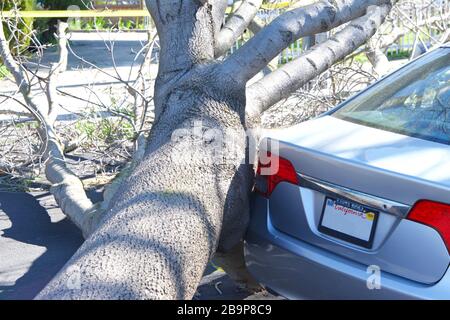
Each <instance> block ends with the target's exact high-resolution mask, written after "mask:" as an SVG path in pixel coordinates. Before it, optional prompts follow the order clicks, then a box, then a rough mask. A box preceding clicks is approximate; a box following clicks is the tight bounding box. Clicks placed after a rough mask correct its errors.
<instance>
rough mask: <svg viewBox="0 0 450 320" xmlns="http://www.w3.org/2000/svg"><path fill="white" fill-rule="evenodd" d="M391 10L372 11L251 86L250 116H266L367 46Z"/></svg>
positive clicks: (248, 93)
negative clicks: (283, 100) (331, 68)
mask: <svg viewBox="0 0 450 320" xmlns="http://www.w3.org/2000/svg"><path fill="white" fill-rule="evenodd" d="M389 9H390V6H389V5H383V6H381V7H370V8H369V10H368V13H367V15H366V16H363V17H361V18H358V19H355V20H354V21H352V22H351V23H350V24H349V25H348V26H346V27H345V28H344V29H343V30H341V31H340V32H338V33H337V34H336V35H335V36H334V37H332V38H331V39H329V40H327V41H325V42H323V43H321V44H319V45H317V46H315V47H313V48H312V49H311V50H309V51H306V52H305V53H304V54H302V55H301V56H300V57H299V58H297V59H295V60H294V61H292V62H290V63H288V64H286V65H284V66H283V67H281V68H279V69H278V70H276V71H274V72H272V73H271V74H269V75H267V76H266V77H264V78H263V79H261V80H260V81H258V82H256V83H254V84H253V85H251V86H250V87H249V88H248V90H247V108H248V109H249V112H250V113H253V112H257V113H261V112H264V111H265V110H267V109H268V108H269V107H270V106H272V105H273V104H275V103H276V102H278V101H280V100H282V99H284V98H286V97H288V96H289V95H290V94H292V93H293V92H294V91H295V90H297V89H298V88H300V87H301V86H302V85H304V84H305V83H306V82H308V81H309V80H311V79H312V78H314V77H316V76H317V75H319V74H320V73H322V72H323V71H325V70H326V69H327V68H329V67H330V66H331V65H332V64H334V63H335V62H337V61H339V60H341V59H343V58H344V57H345V56H347V55H348V54H350V53H351V52H352V51H354V50H355V49H357V48H358V47H359V46H361V45H362V44H364V43H365V42H366V41H367V40H368V39H369V38H370V37H371V36H372V35H373V34H374V33H375V31H376V29H377V27H378V26H379V25H380V24H381V23H382V22H383V20H384V18H385V17H386V15H387V14H388V13H389Z"/></svg>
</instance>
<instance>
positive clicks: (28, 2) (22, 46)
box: [0, 0, 36, 54]
mask: <svg viewBox="0 0 450 320" xmlns="http://www.w3.org/2000/svg"><path fill="white" fill-rule="evenodd" d="M15 3H16V4H17V6H18V8H19V9H20V10H22V11H28V10H33V9H34V7H35V4H36V0H3V1H2V3H1V5H0V7H1V8H0V9H1V10H4V11H7V10H11V9H13V8H14V4H15ZM33 21H34V19H33V18H23V19H22V20H21V22H20V23H19V25H18V29H19V30H18V31H17V32H16V34H15V35H14V39H17V40H18V41H17V40H16V41H11V49H12V52H13V54H19V53H21V52H23V51H24V50H26V49H28V47H29V45H30V42H31V40H30V37H28V36H27V35H28V34H29V33H30V31H31V30H32V29H33ZM4 30H5V33H6V37H7V38H9V37H10V36H11V32H10V31H9V28H8V27H7V26H6V25H4ZM17 42H18V43H17Z"/></svg>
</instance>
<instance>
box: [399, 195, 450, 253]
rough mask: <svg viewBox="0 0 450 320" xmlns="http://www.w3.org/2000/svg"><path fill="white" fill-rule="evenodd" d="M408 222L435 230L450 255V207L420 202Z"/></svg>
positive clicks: (432, 202) (438, 203) (409, 215)
mask: <svg viewBox="0 0 450 320" xmlns="http://www.w3.org/2000/svg"><path fill="white" fill-rule="evenodd" d="M408 220H412V221H416V222H419V223H422V224H425V225H427V226H430V227H432V228H434V229H435V230H436V231H437V232H439V234H440V235H441V237H442V239H443V240H444V242H445V245H446V246H447V249H448V251H449V253H450V205H448V204H445V203H440V202H434V201H429V200H420V201H418V202H416V204H415V205H414V206H413V208H412V209H411V211H410V213H409V214H408Z"/></svg>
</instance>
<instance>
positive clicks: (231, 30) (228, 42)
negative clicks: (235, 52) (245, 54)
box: [214, 0, 262, 57]
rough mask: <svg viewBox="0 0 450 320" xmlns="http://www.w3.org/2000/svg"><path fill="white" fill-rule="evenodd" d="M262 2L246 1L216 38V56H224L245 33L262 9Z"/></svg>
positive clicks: (260, 0)
mask: <svg viewBox="0 0 450 320" xmlns="http://www.w3.org/2000/svg"><path fill="white" fill-rule="evenodd" d="M261 4H262V0H244V1H243V2H242V4H241V5H240V7H239V8H238V9H237V10H236V11H235V12H234V13H233V14H232V15H231V17H230V18H229V19H228V20H227V22H226V23H225V25H224V26H223V28H222V30H220V32H219V35H218V37H217V38H216V44H215V50H214V55H215V56H216V57H220V56H222V55H223V54H224V53H225V52H226V51H227V50H228V49H230V48H231V46H232V45H233V44H234V43H235V42H236V40H237V39H238V38H239V37H240V36H241V35H242V34H243V33H244V31H245V29H246V28H247V26H248V25H249V24H250V22H251V21H252V20H253V18H254V17H255V16H256V14H257V13H258V10H259V8H260V7H261Z"/></svg>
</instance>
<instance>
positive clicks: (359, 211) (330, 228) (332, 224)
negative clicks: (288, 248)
mask: <svg viewBox="0 0 450 320" xmlns="http://www.w3.org/2000/svg"><path fill="white" fill-rule="evenodd" d="M378 215H379V213H378V212H377V211H374V210H372V209H370V208H368V207H366V206H363V205H361V204H358V203H355V202H352V201H348V200H344V199H333V198H329V197H327V198H325V204H324V208H323V212H322V217H321V219H320V223H319V231H320V232H322V233H324V234H327V235H330V236H333V237H335V238H339V239H342V240H345V241H348V242H351V243H354V244H356V245H359V246H362V247H365V248H369V249H370V248H372V245H373V238H374V235H375V228H376V225H377V221H378Z"/></svg>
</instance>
